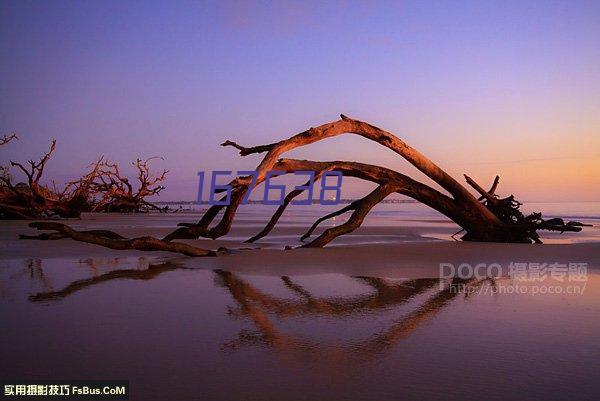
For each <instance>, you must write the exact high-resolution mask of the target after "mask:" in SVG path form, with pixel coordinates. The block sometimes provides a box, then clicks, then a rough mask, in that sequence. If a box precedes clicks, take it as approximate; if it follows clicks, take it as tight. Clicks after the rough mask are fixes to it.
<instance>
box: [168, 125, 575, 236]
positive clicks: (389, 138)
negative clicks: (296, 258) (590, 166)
mask: <svg viewBox="0 0 600 401" xmlns="http://www.w3.org/2000/svg"><path fill="white" fill-rule="evenodd" d="M342 134H355V135H359V136H362V137H364V138H366V139H369V140H372V141H374V142H377V143H379V144H380V145H382V146H384V147H386V148H388V149H390V150H392V151H394V152H395V153H397V154H398V155H399V156H401V157H403V158H404V159H405V160H407V161H408V162H409V163H411V164H412V165H413V166H414V167H416V168H417V169H418V170H419V171H421V172H422V173H423V174H425V175H426V176H427V177H429V178H430V179H431V180H433V181H434V182H435V183H436V184H438V185H439V186H440V187H441V188H442V189H443V190H444V191H445V192H446V193H447V194H446V193H442V192H440V191H438V190H437V189H434V188H432V187H430V186H428V185H426V184H423V183H421V182H418V181H415V180H413V179H411V178H410V177H408V176H406V175H403V174H400V173H398V172H396V171H393V170H390V169H386V168H383V167H379V166H374V165H368V164H363V163H356V162H345V161H332V162H316V161H308V160H293V159H280V157H281V156H282V154H283V153H285V152H287V151H289V150H292V149H295V148H298V147H301V146H305V145H309V144H312V143H314V142H317V141H320V140H323V139H326V138H331V137H334V136H338V135H342ZM222 146H231V147H234V148H236V149H238V150H239V151H240V152H239V153H240V155H241V156H247V155H251V154H256V153H265V152H266V155H265V156H264V158H263V160H262V161H261V162H260V164H259V165H258V167H257V168H256V170H257V172H258V177H257V181H256V183H257V185H258V184H260V183H261V182H262V181H264V180H265V176H266V173H267V172H268V171H269V170H279V171H282V172H284V173H291V172H293V171H298V170H312V171H315V174H316V175H320V174H322V173H323V172H324V171H330V170H338V171H341V172H342V173H343V174H344V176H351V177H356V178H360V179H363V180H368V181H371V182H374V183H377V184H378V187H377V188H376V189H375V190H374V191H373V192H371V193H370V194H368V195H367V196H365V197H364V198H362V199H359V200H357V201H355V202H353V203H352V204H350V205H348V206H345V207H344V208H342V209H340V210H339V211H338V212H335V213H332V214H330V215H327V216H324V217H322V218H320V219H319V220H317V222H315V224H314V225H313V227H311V228H310V229H309V231H308V232H307V234H305V235H304V236H303V239H306V238H308V237H309V236H310V235H311V234H312V232H313V231H314V229H315V228H316V226H317V225H318V224H319V223H320V222H322V221H323V220H325V219H328V218H331V217H335V216H338V215H340V214H343V213H346V212H350V211H352V214H351V216H350V218H349V219H348V221H347V222H346V223H344V224H342V225H340V226H337V227H333V228H330V229H328V230H326V231H325V232H323V233H322V234H321V235H320V236H318V237H317V238H316V239H314V240H313V241H311V242H309V243H307V244H305V245H303V246H304V247H320V246H323V245H326V244H327V243H329V242H331V241H332V240H333V239H335V238H336V237H338V236H340V235H343V234H346V233H348V232H351V231H353V230H355V229H356V228H358V227H359V226H360V225H361V223H362V222H363V220H364V218H365V216H366V215H367V214H368V213H369V211H370V210H371V209H372V208H373V206H375V205H376V204H377V203H379V202H381V201H382V200H383V199H385V197H386V196H388V195H390V194H392V193H399V194H403V195H406V196H408V197H411V198H413V199H415V200H417V201H419V202H421V203H424V204H426V205H427V206H429V207H431V208H433V209H435V210H437V211H438V212H440V213H442V214H444V215H445V216H447V217H448V218H450V219H451V220H452V221H454V222H455V223H457V224H458V225H459V226H461V227H462V229H463V230H464V232H465V234H464V235H463V236H462V239H463V240H465V241H491V242H525V243H531V242H540V238H539V235H538V234H537V231H538V230H551V231H560V232H564V231H572V232H578V231H581V226H583V224H581V223H577V222H569V223H565V222H564V221H562V220H560V219H551V220H543V219H542V218H541V214H539V213H534V214H532V215H529V216H524V215H523V214H522V213H521V212H520V211H519V206H520V203H518V202H516V201H515V200H514V197H513V196H512V195H511V196H509V197H508V198H504V199H500V198H498V197H497V195H496V194H495V191H496V189H497V187H498V184H499V177H496V179H495V180H494V183H493V185H492V187H491V189H490V190H489V191H485V190H483V189H482V188H481V187H480V186H479V185H478V184H477V183H476V182H475V181H474V180H472V179H471V178H469V177H466V178H467V183H468V184H469V185H470V186H472V187H473V188H474V189H475V190H476V191H477V192H478V194H479V196H480V198H479V199H478V198H477V197H475V196H474V195H473V194H471V192H469V190H467V188H466V187H465V186H463V185H462V184H460V183H459V182H458V181H456V180H455V179H454V178H453V177H451V176H450V175H449V174H447V173H446V172H445V171H444V170H442V169H441V168H440V167H438V166H437V165H436V164H435V163H433V162H432V161H431V160H429V159H428V158H427V157H426V156H425V155H423V154H422V153H420V152H419V151H417V150H416V149H414V148H412V147H410V146H409V145H407V144H406V143H405V142H404V141H402V140H401V139H400V138H398V137H396V136H395V135H393V134H391V133H389V132H387V131H384V130H382V129H380V128H377V127H375V126H373V125H371V124H368V123H366V122H362V121H358V120H354V119H351V118H349V117H346V116H344V115H342V116H341V119H340V120H338V121H334V122H331V123H327V124H324V125H321V126H319V127H316V128H310V129H308V130H306V131H304V132H301V133H299V134H297V135H294V136H292V137H290V138H288V139H284V140H282V141H280V142H276V143H272V144H268V145H260V146H254V147H245V146H242V145H239V144H237V143H236V142H233V141H230V140H227V141H225V142H224V143H223V144H222ZM315 179H317V177H315ZM250 181H251V177H249V176H248V177H238V178H236V179H235V180H233V181H232V182H231V183H230V185H231V186H232V193H231V202H230V204H229V205H228V206H221V205H218V206H217V205H215V206H212V207H211V208H209V209H208V210H207V212H206V213H205V214H204V216H203V217H202V219H200V221H199V222H198V223H196V224H189V223H182V224H180V226H181V227H180V228H178V229H177V230H175V231H173V232H172V233H171V234H169V235H167V236H166V237H165V238H164V239H165V240H166V241H171V240H173V239H177V238H188V239H190V238H198V237H206V238H213V239H214V238H218V237H221V236H223V235H225V234H227V233H228V232H229V230H230V228H231V224H232V222H233V219H234V217H235V213H236V211H237V208H238V207H239V205H240V203H241V200H242V199H243V197H244V195H245V194H246V192H247V190H248V186H249V184H250ZM301 192H302V191H301V190H294V191H293V192H290V193H289V194H288V196H287V197H286V198H285V202H284V204H283V205H282V206H280V207H279V208H278V210H277V211H276V212H275V214H274V215H273V217H272V218H271V220H270V221H269V223H268V224H267V225H266V226H265V228H264V229H263V230H262V231H261V232H260V233H258V234H257V235H255V236H254V237H252V238H250V239H249V240H248V241H249V242H253V241H255V240H257V239H259V238H262V237H264V236H265V235H267V234H268V233H269V232H270V231H271V230H272V229H273V227H274V226H275V225H276V223H277V221H278V219H279V217H280V216H281V215H282V214H283V211H284V210H285V208H286V207H287V205H288V204H289V203H290V201H291V200H292V199H293V198H294V197H296V196H298V195H299V194H300V193H301ZM223 208H225V211H224V213H223V217H222V218H221V220H220V221H219V222H217V223H216V224H215V225H213V226H211V223H212V222H213V220H214V219H215V218H216V216H217V215H218V213H219V212H220V211H221V210H222V209H223Z"/></svg>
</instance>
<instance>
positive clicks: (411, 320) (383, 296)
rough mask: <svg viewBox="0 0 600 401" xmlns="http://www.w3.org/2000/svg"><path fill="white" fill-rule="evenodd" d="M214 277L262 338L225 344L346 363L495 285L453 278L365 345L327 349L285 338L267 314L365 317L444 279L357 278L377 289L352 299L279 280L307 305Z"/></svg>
mask: <svg viewBox="0 0 600 401" xmlns="http://www.w3.org/2000/svg"><path fill="white" fill-rule="evenodd" d="M215 273H216V274H217V275H218V276H219V278H220V279H221V282H220V284H221V285H222V286H224V287H225V288H227V289H228V290H229V292H230V293H231V295H232V297H233V298H234V300H235V301H236V302H237V303H238V305H239V307H240V310H239V312H238V313H236V315H242V316H247V317H248V318H250V319H251V320H252V321H253V323H254V325H255V326H256V328H257V329H258V331H259V335H254V334H253V333H248V332H244V331H242V332H241V333H240V334H239V337H238V339H237V340H236V341H232V342H229V343H227V344H226V346H227V347H231V348H235V347H236V346H237V345H238V344H245V343H254V344H256V343H262V344H266V345H268V346H272V347H274V348H276V349H277V350H279V351H283V352H285V353H287V354H294V353H298V354H302V356H308V355H311V354H312V355H314V356H315V357H316V358H319V359H320V360H323V359H330V360H337V361H339V360H345V359H347V358H348V357H351V356H359V357H361V358H365V357H374V356H376V355H377V354H379V353H381V352H385V351H387V350H389V349H391V348H393V347H394V345H395V344H397V343H398V342H399V341H401V340H402V339H403V338H405V337H407V336H408V335H410V334H411V333H412V332H413V331H414V330H415V329H417V328H418V327H419V326H420V325H422V324H423V323H425V322H426V321H427V320H428V319H430V318H432V317H433V316H435V315H436V314H437V313H438V312H439V311H440V310H442V308H443V307H444V306H445V305H447V304H448V302H449V301H450V300H452V299H453V298H455V297H456V296H457V295H458V294H459V293H461V292H460V291H456V290H457V288H458V286H481V285H483V284H484V283H486V282H488V281H490V280H491V279H490V280H487V279H486V280H478V281H476V280H474V279H470V280H463V279H458V278H457V279H454V280H452V282H450V283H446V284H443V289H441V290H439V291H437V292H435V293H434V294H433V295H432V296H431V297H430V298H428V299H427V300H426V301H425V302H423V303H422V304H420V305H419V306H418V307H416V309H414V310H413V311H412V312H410V313H408V315H406V316H405V317H403V318H402V319H400V320H397V321H396V322H395V323H393V324H392V326H391V327H389V328H388V329H385V330H382V331H380V332H378V333H376V334H375V335H373V336H371V337H370V338H367V339H366V340H359V341H354V342H344V343H343V344H326V343H322V342H319V341H312V340H308V339H305V338H302V337H299V336H293V335H287V334H283V333H282V332H280V331H279V330H278V329H277V327H276V325H275V324H274V323H273V320H272V319H271V318H269V316H268V312H271V313H274V314H276V315H277V316H278V317H280V318H282V317H284V318H285V317H290V316H295V315H316V314H324V315H329V316H337V315H345V314H364V313H369V312H374V311H375V310H377V309H383V308H388V307H390V306H399V305H401V304H404V303H406V302H408V301H410V300H411V299H412V298H414V297H415V296H417V295H419V294H422V293H425V292H426V291H428V290H431V289H432V288H433V287H434V286H436V285H439V284H440V280H439V279H431V278H424V279H416V280H410V281H405V282H402V283H388V282H386V280H384V279H381V278H376V277H354V278H355V279H357V280H360V281H361V282H363V283H366V284H368V285H370V286H371V287H373V288H374V289H375V292H373V293H369V294H365V295H359V296H354V297H349V298H335V297H331V298H316V297H314V296H312V294H311V293H310V292H309V291H308V290H306V289H305V288H304V287H302V286H300V285H298V284H295V283H294V282H293V281H292V280H291V279H290V278H289V277H285V276H284V277H282V278H281V279H282V280H283V282H284V284H285V285H286V287H288V288H289V289H291V290H292V291H294V292H296V293H297V294H299V295H301V296H302V297H303V298H304V301H292V300H283V299H277V298H274V297H272V296H270V295H268V294H265V293H263V292H261V291H260V290H258V289H256V288H255V287H254V286H252V285H250V284H249V283H248V282H246V281H245V280H243V279H241V278H240V277H238V276H236V275H235V274H233V273H231V272H228V271H223V270H217V271H215ZM463 292H464V291H463ZM232 313H234V312H232ZM352 354H354V355H352ZM298 356H300V355H298Z"/></svg>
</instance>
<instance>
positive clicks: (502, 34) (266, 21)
mask: <svg viewBox="0 0 600 401" xmlns="http://www.w3.org/2000/svg"><path fill="white" fill-rule="evenodd" d="M339 113H345V114H347V115H349V116H352V117H355V118H359V119H362V120H367V121H369V122H372V123H373V124H376V125H379V126H381V127H382V128H385V129H387V130H390V131H392V132H394V133H395V134H397V135H398V136H400V137H401V138H403V139H405V140H406V141H407V142H408V143H409V144H411V145H413V146H414V147H416V148H418V149H419V150H421V151H422V152H423V153H425V154H426V155H428V156H429V157H430V158H431V159H433V160H434V161H436V162H437V163H438V164H439V165H440V166H441V167H442V168H445V169H446V170H447V171H448V172H450V173H452V174H454V175H455V176H457V177H461V175H462V173H469V174H470V175H472V176H473V177H474V178H476V179H477V180H479V181H480V182H481V183H482V184H485V186H487V185H489V183H491V181H492V179H493V177H494V175H495V174H497V173H498V174H500V175H501V176H502V181H501V186H500V193H501V194H505V193H506V192H504V191H510V192H512V193H515V194H517V195H518V197H519V198H521V199H530V200H598V199H600V2H598V1H589V2H584V1H579V2H578V1H566V2H554V1H538V2H526V1H515V2H511V1H503V2H492V1H481V2H463V1H461V2H437V1H436V2H421V1H419V2H398V1H393V2H377V3H374V2H328V3H327V4H325V5H324V4H322V2H306V1H303V2H256V3H255V2H223V1H219V2H193V3H192V2H133V1H131V2H124V1H120V2H109V1H97V2H91V1H78V2H61V1H39V2H29V1H6V0H0V135H1V134H4V133H9V132H13V131H14V132H17V133H18V134H19V136H20V140H19V141H18V142H16V143H12V144H11V145H10V146H8V147H4V148H2V149H1V150H0V160H2V161H3V163H5V162H6V161H7V160H8V159H9V158H12V159H18V160H26V159H29V158H36V157H38V156H39V155H40V154H41V153H43V152H44V150H45V149H46V148H47V146H48V143H49V142H50V139H51V138H56V139H57V140H58V148H57V152H56V155H55V157H54V158H53V159H52V161H51V162H50V163H49V164H48V167H47V177H48V178H54V179H57V180H58V181H62V180H65V179H66V178H67V177H69V178H71V177H73V176H74V175H78V174H79V173H81V172H83V170H84V169H85V167H86V166H87V165H88V164H89V163H90V162H91V161H92V160H94V159H95V158H96V157H97V156H99V155H101V154H104V155H106V156H107V157H109V158H110V159H111V160H114V161H117V162H119V163H120V164H122V165H126V164H127V163H129V162H130V161H131V160H133V159H135V158H136V157H138V156H140V157H150V156H155V155H160V156H163V157H164V158H165V160H164V161H163V162H159V163H156V167H157V169H158V168H167V169H169V170H170V171H171V173H170V176H169V179H168V181H167V186H168V188H167V190H166V191H165V192H164V194H163V196H162V199H165V200H173V199H194V196H195V193H196V172H197V171H198V170H207V171H211V170H236V169H251V168H253V167H255V166H256V164H258V161H259V159H258V158H257V157H252V158H246V159H241V158H239V157H238V156H237V153H236V152H234V151H233V150H232V149H225V148H221V147H219V146H218V144H219V143H221V142H222V141H223V140H225V139H232V140H236V141H238V142H240V143H243V144H248V145H253V144H261V143H268V142H272V141H275V140H279V139H283V138H284V137H287V136H289V135H291V134H293V133H296V132H299V131H302V130H304V129H306V128H308V127H310V126H314V125H318V124H321V123H324V122H327V121H331V120H334V119H337V118H338V114H339ZM290 155H291V156H294V157H306V158H311V159H321V160H332V159H349V160H357V161H363V162H370V163H377V164H381V165H385V166H389V167H393V168H396V169H399V170H401V171H403V172H412V171H413V169H411V168H410V167H408V166H407V164H406V163H405V162H403V160H401V159H399V158H398V157H397V156H395V155H394V154H393V153H391V152H390V151H387V150H385V149H379V147H378V146H377V145H375V144H372V143H369V142H367V141H366V140H364V139H360V138H355V137H350V136H343V137H340V138H335V139H332V140H328V141H326V142H322V143H320V144H317V145H313V146H311V147H309V148H306V149H304V150H302V151H295V152H293V153H291V154H290ZM411 175H413V176H414V177H415V178H421V177H422V176H421V175H420V174H411ZM365 188H366V187H365V186H364V185H353V183H349V184H348V185H346V186H344V190H343V194H342V195H343V196H344V197H352V196H356V195H358V194H360V193H363V192H364V190H365Z"/></svg>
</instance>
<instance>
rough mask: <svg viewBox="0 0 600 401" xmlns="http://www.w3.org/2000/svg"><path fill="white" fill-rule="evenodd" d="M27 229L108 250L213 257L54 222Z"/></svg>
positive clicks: (167, 244)
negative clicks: (48, 232) (45, 231)
mask: <svg viewBox="0 0 600 401" xmlns="http://www.w3.org/2000/svg"><path fill="white" fill-rule="evenodd" d="M29 227H32V228H37V229H38V230H52V231H56V232H58V233H60V234H62V235H64V236H66V237H68V238H71V239H74V240H75V241H81V242H87V243H89V244H95V245H100V246H104V247H106V248H110V249H117V250H126V249H137V250H139V251H167V252H176V253H182V254H184V255H187V256H215V255H216V252H215V251H210V250H207V249H202V248H198V247H195V246H193V245H188V244H184V243H181V242H166V241H163V240H161V239H158V238H154V237H137V238H130V239H127V238H123V237H122V236H120V235H119V234H117V233H114V232H112V231H102V232H98V231H96V232H94V231H92V232H90V231H87V232H86V231H77V230H74V229H72V228H71V227H69V226H67V225H65V224H62V223H54V222H35V223H29Z"/></svg>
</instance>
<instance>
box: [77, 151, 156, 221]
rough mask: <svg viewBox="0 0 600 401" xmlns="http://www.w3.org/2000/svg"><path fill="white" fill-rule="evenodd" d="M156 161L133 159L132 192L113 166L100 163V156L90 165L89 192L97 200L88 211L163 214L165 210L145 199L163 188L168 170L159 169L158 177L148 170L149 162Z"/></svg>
mask: <svg viewBox="0 0 600 401" xmlns="http://www.w3.org/2000/svg"><path fill="white" fill-rule="evenodd" d="M157 158H158V157H151V158H149V159H146V160H142V159H137V160H136V161H135V162H133V163H132V165H133V166H134V167H135V169H136V173H137V174H136V178H137V181H138V186H137V189H134V186H133V184H132V183H131V182H130V180H129V179H128V178H127V177H124V176H123V175H122V174H121V173H120V171H119V166H118V165H117V164H116V163H111V162H109V161H107V160H104V158H103V157H102V158H100V159H99V160H98V161H97V162H96V163H95V164H93V165H92V166H93V168H92V171H91V172H90V173H89V174H88V175H91V176H93V177H94V178H93V179H92V182H91V192H92V194H94V195H96V196H97V197H98V199H97V200H96V201H95V202H94V206H93V208H92V211H93V212H100V211H105V212H128V213H136V212H145V211H149V210H156V211H159V212H164V211H166V210H167V208H166V207H165V208H160V207H158V206H156V205H154V204H153V203H150V202H148V201H147V200H146V198H147V197H150V196H154V195H158V194H159V193H160V192H161V191H162V190H163V189H165V187H164V186H163V185H161V184H162V182H163V181H164V180H165V178H166V175H167V173H168V170H163V171H162V172H161V173H160V174H158V175H154V174H152V173H151V171H150V161H151V160H153V159H157Z"/></svg>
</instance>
